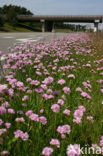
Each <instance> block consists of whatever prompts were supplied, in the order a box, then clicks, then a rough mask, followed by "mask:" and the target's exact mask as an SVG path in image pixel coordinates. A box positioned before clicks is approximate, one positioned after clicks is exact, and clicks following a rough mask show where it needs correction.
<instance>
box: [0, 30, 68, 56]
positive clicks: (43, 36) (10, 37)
mask: <svg viewBox="0 0 103 156" xmlns="http://www.w3.org/2000/svg"><path fill="white" fill-rule="evenodd" d="M64 35H67V33H0V51H2V52H3V53H4V54H6V53H8V52H9V50H8V47H11V48H13V47H14V44H15V43H16V44H21V43H26V42H27V41H30V42H31V43H37V42H47V41H50V40H51V39H56V38H58V37H61V36H64Z"/></svg>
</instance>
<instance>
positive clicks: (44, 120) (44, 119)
mask: <svg viewBox="0 0 103 156" xmlns="http://www.w3.org/2000/svg"><path fill="white" fill-rule="evenodd" d="M39 122H40V123H42V124H43V125H46V124H47V119H46V117H44V116H41V117H39Z"/></svg>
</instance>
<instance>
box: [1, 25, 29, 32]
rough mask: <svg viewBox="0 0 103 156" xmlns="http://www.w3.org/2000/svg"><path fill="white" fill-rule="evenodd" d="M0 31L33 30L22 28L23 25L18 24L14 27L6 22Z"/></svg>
mask: <svg viewBox="0 0 103 156" xmlns="http://www.w3.org/2000/svg"><path fill="white" fill-rule="evenodd" d="M0 31H4V32H32V31H31V30H28V29H25V28H21V27H18V26H16V27H15V28H13V27H12V26H11V25H10V24H8V23H5V24H4V26H3V27H1V28H0Z"/></svg>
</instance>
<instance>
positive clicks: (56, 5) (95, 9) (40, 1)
mask: <svg viewBox="0 0 103 156" xmlns="http://www.w3.org/2000/svg"><path fill="white" fill-rule="evenodd" d="M5 4H6V5H9V4H13V5H19V6H24V7H26V8H27V9H29V10H30V11H31V12H33V14H34V15H103V0H0V7H2V6H3V5H5Z"/></svg>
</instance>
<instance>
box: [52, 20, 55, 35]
mask: <svg viewBox="0 0 103 156" xmlns="http://www.w3.org/2000/svg"><path fill="white" fill-rule="evenodd" d="M52 32H53V33H54V32H55V22H53V24H52Z"/></svg>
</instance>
